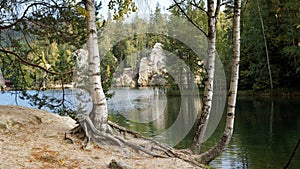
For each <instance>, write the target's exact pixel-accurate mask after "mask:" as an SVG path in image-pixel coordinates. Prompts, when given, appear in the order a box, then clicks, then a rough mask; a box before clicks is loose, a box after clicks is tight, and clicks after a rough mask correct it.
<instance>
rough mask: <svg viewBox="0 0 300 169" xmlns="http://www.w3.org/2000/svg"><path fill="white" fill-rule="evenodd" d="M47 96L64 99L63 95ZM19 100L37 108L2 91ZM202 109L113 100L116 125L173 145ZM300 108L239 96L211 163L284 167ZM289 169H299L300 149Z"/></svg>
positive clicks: (144, 95)
mask: <svg viewBox="0 0 300 169" xmlns="http://www.w3.org/2000/svg"><path fill="white" fill-rule="evenodd" d="M67 93H68V92H67ZM46 94H47V95H50V96H54V97H60V92H59V91H46ZM69 97H71V95H69V96H68V97H67V98H69ZM16 101H17V103H18V105H23V106H27V107H32V105H30V104H28V103H27V102H25V101H22V100H20V99H18V97H16V95H14V94H11V93H0V104H2V105H3V104H16ZM217 103H218V102H217ZM199 105H200V100H199V98H195V97H191V96H182V97H181V98H180V97H167V96H165V95H164V94H161V93H159V92H158V91H155V90H152V89H142V90H137V89H136V90H132V89H130V90H129V89H116V90H115V97H114V98H113V99H111V100H109V102H108V108H109V113H110V119H111V120H112V121H115V122H117V123H119V124H120V125H122V126H124V127H126V128H129V129H132V130H136V131H139V132H141V133H143V134H144V135H146V136H150V137H154V138H155V139H158V140H161V141H163V142H165V143H168V144H171V145H172V144H177V143H178V142H179V141H180V140H181V139H182V138H184V136H185V134H186V133H187V132H188V131H189V130H190V129H191V128H192V127H193V125H191V124H193V122H194V119H195V117H196V116H195V113H196V112H198V111H199V109H200V107H199ZM299 105H300V100H299V99H288V98H254V97H253V98H252V97H239V98H238V102H237V112H236V121H235V131H234V135H233V138H232V141H231V143H230V145H229V146H228V148H226V150H225V152H223V154H222V155H221V156H220V157H219V158H217V159H216V160H214V161H213V162H212V163H211V164H210V165H211V166H213V167H215V168H218V169H219V168H221V169H231V168H251V169H264V168H270V169H276V168H283V166H284V165H285V163H286V162H287V160H288V158H289V156H290V154H291V152H292V149H293V148H294V146H295V144H296V143H297V140H298V138H299V137H300V110H299V109H298V108H299ZM220 107H221V108H222V106H220ZM216 111H221V110H218V109H217V110H216ZM218 118H219V117H216V119H218ZM214 121H216V120H214ZM223 126H224V120H223V119H221V122H220V124H219V126H218V128H217V129H216V131H215V132H214V134H213V135H212V137H210V138H209V139H208V141H206V142H205V145H204V146H203V150H204V149H206V148H208V147H209V146H210V145H212V144H214V142H215V141H217V140H218V138H219V135H220V134H221V133H222V130H223ZM191 138H192V132H190V133H189V134H187V136H186V137H185V138H184V139H183V140H182V141H181V142H179V143H178V144H177V147H178V148H182V147H188V145H189V144H190V142H191ZM178 140H179V141H178ZM289 168H291V169H299V168H300V149H298V151H297V152H296V155H295V157H294V159H293V161H292V163H291V165H290V167H289Z"/></svg>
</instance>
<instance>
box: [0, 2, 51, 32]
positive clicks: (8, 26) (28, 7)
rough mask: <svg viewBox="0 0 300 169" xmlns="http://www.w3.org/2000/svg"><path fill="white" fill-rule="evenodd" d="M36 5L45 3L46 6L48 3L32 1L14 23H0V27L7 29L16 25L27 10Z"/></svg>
mask: <svg viewBox="0 0 300 169" xmlns="http://www.w3.org/2000/svg"><path fill="white" fill-rule="evenodd" d="M37 5H45V6H46V5H48V4H46V3H44V2H39V3H33V4H30V5H29V6H27V8H26V9H25V11H24V13H23V15H22V16H21V17H20V18H19V19H17V20H16V21H15V22H14V23H12V24H10V25H5V26H2V25H0V29H9V28H11V27H13V26H15V25H17V24H18V23H19V22H21V21H22V20H23V19H24V18H25V17H26V14H27V12H28V11H29V9H30V8H31V7H33V6H37Z"/></svg>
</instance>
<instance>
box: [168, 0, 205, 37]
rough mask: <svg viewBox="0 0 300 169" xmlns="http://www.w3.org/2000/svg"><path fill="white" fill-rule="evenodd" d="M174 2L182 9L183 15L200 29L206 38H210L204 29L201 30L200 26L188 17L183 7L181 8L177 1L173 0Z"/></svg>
mask: <svg viewBox="0 0 300 169" xmlns="http://www.w3.org/2000/svg"><path fill="white" fill-rule="evenodd" d="M173 2H174V3H175V4H176V6H177V7H178V8H179V9H180V11H181V12H182V13H183V15H184V16H185V17H186V18H187V19H188V20H189V21H190V22H191V23H192V24H193V25H194V26H195V27H196V28H197V29H198V30H200V31H201V32H202V33H203V34H204V35H205V36H206V37H207V36H208V35H207V33H206V32H205V31H204V30H203V29H201V28H200V27H199V25H198V24H196V23H195V22H194V21H193V19H191V18H190V17H189V16H188V15H187V13H186V12H185V11H184V10H183V9H182V8H181V6H180V4H179V3H178V2H177V1H176V0H173Z"/></svg>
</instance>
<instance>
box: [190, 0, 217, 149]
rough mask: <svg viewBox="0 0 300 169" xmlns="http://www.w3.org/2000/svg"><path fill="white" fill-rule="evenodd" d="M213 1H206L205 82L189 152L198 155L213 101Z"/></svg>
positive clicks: (214, 27) (214, 35)
mask: <svg viewBox="0 0 300 169" xmlns="http://www.w3.org/2000/svg"><path fill="white" fill-rule="evenodd" d="M214 6H215V4H214V1H213V0H208V1H207V9H208V11H207V17H208V49H207V56H208V59H207V63H206V71H207V77H206V78H207V80H206V82H205V89H204V100H203V107H202V111H201V115H200V119H199V121H198V122H197V127H196V132H195V135H194V138H193V142H192V145H191V150H192V151H193V153H194V154H199V153H200V145H201V142H202V140H203V138H204V135H205V130H206V128H207V124H208V120H209V115H210V112H211V107H212V100H213V86H214V85H213V84H214V72H215V57H216V36H217V35H216V23H217V16H215V12H214Z"/></svg>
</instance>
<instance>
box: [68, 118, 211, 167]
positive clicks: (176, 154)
mask: <svg viewBox="0 0 300 169" xmlns="http://www.w3.org/2000/svg"><path fill="white" fill-rule="evenodd" d="M108 125H109V126H110V127H111V128H112V129H115V130H118V131H119V133H120V135H121V136H123V138H122V137H120V135H118V134H117V133H116V132H115V133H107V132H104V131H99V130H98V129H97V128H96V127H95V126H94V124H93V122H92V121H91V119H90V118H89V117H87V118H85V119H84V120H83V121H81V125H79V126H76V127H75V128H73V129H72V130H71V131H70V133H71V134H75V135H77V136H78V137H79V138H81V139H82V138H83V137H82V136H84V145H85V146H87V144H89V141H90V140H91V139H92V140H93V141H94V142H95V143H97V144H100V145H104V144H109V145H114V146H119V147H120V148H121V149H122V150H123V151H124V152H125V154H129V150H128V148H130V149H132V150H134V151H135V152H136V153H140V152H142V153H145V154H146V155H149V156H152V157H158V158H178V159H181V160H184V161H186V162H188V163H191V164H192V165H194V166H197V167H201V168H206V167H205V166H204V165H202V164H200V163H198V162H197V161H196V160H194V159H195V158H193V156H191V154H186V153H184V152H182V151H180V150H176V149H174V148H172V147H169V146H166V145H162V144H161V143H159V142H157V141H155V140H152V139H149V138H146V137H144V136H142V135H141V134H140V133H138V132H135V131H130V130H127V129H126V128H124V127H121V126H119V125H117V124H115V123H113V122H111V121H108ZM126 134H128V136H132V137H128V138H125V136H126ZM130 140H131V141H130ZM127 147H128V148H127Z"/></svg>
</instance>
